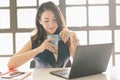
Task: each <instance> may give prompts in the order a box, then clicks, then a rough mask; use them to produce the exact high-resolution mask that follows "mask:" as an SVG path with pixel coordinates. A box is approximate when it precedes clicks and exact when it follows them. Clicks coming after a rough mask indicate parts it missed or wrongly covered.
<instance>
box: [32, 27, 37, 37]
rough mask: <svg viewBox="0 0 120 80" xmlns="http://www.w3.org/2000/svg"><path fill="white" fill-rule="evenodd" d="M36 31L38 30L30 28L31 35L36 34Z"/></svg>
mask: <svg viewBox="0 0 120 80" xmlns="http://www.w3.org/2000/svg"><path fill="white" fill-rule="evenodd" d="M37 32H38V30H37V29H36V28H35V29H34V30H32V32H31V36H34V35H36V34H37Z"/></svg>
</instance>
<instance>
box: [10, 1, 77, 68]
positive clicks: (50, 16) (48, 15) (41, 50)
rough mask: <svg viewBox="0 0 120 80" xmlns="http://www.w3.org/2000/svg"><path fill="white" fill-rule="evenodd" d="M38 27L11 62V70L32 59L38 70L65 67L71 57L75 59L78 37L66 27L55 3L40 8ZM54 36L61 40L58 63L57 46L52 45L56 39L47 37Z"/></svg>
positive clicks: (44, 4) (37, 20) (37, 16)
mask: <svg viewBox="0 0 120 80" xmlns="http://www.w3.org/2000/svg"><path fill="white" fill-rule="evenodd" d="M36 27H37V28H36V30H35V31H36V34H35V35H34V36H32V37H31V40H30V41H28V42H27V43H26V44H25V45H24V47H23V48H22V49H21V50H20V51H18V52H17V53H16V54H15V55H13V56H12V57H11V59H10V60H9V62H8V68H9V69H14V68H17V67H19V66H21V65H22V64H24V63H25V62H27V61H28V60H30V59H32V58H34V61H35V67H36V68H51V67H63V65H64V64H65V62H66V61H67V60H68V59H69V57H70V56H72V57H74V52H75V48H76V46H77V44H78V42H76V40H77V37H76V35H75V33H74V32H72V31H69V30H68V29H67V28H66V27H65V22H64V18H63V16H62V14H61V12H60V10H59V9H58V8H57V6H56V5H55V4H54V3H53V2H46V3H43V4H42V5H41V6H40V7H39V9H38V12H37V15H36ZM52 34H58V35H59V37H60V38H61V41H59V47H58V54H57V55H58V59H57V61H56V60H55V57H54V54H55V50H56V46H55V45H54V44H52V43H50V41H51V40H54V39H53V38H50V39H47V35H52Z"/></svg>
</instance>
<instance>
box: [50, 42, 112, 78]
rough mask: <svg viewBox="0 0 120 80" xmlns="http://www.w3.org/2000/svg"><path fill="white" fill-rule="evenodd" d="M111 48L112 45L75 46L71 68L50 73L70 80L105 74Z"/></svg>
mask: <svg viewBox="0 0 120 80" xmlns="http://www.w3.org/2000/svg"><path fill="white" fill-rule="evenodd" d="M113 48H114V44H113V43H105V44H93V45H83V46H77V48H76V51H75V55H74V59H73V63H72V66H71V68H65V69H62V70H57V71H51V72H50V73H51V74H53V75H57V76H60V77H63V78H67V79H72V78H77V77H83V76H88V75H94V74H99V73H102V72H105V71H106V69H107V66H108V63H109V59H110V56H111V54H112V52H113Z"/></svg>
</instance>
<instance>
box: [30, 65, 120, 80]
mask: <svg viewBox="0 0 120 80" xmlns="http://www.w3.org/2000/svg"><path fill="white" fill-rule="evenodd" d="M59 69H61V68H44V69H35V70H34V71H33V75H32V76H33V79H32V80H69V79H64V78H61V77H58V76H55V75H52V74H50V73H49V72H50V71H54V70H59ZM70 80H120V68H118V67H117V68H116V67H114V68H110V69H108V70H107V71H106V72H103V73H102V74H96V75H91V76H85V77H80V78H75V79H70Z"/></svg>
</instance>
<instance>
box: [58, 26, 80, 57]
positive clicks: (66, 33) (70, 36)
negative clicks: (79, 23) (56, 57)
mask: <svg viewBox="0 0 120 80" xmlns="http://www.w3.org/2000/svg"><path fill="white" fill-rule="evenodd" d="M59 36H60V38H61V39H62V40H63V41H64V43H68V44H69V51H70V56H72V58H74V53H75V49H76V46H77V45H80V43H79V40H78V39H77V36H76V34H75V32H73V31H70V30H69V29H67V28H66V27H65V28H63V30H62V31H61V32H60V34H59Z"/></svg>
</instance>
